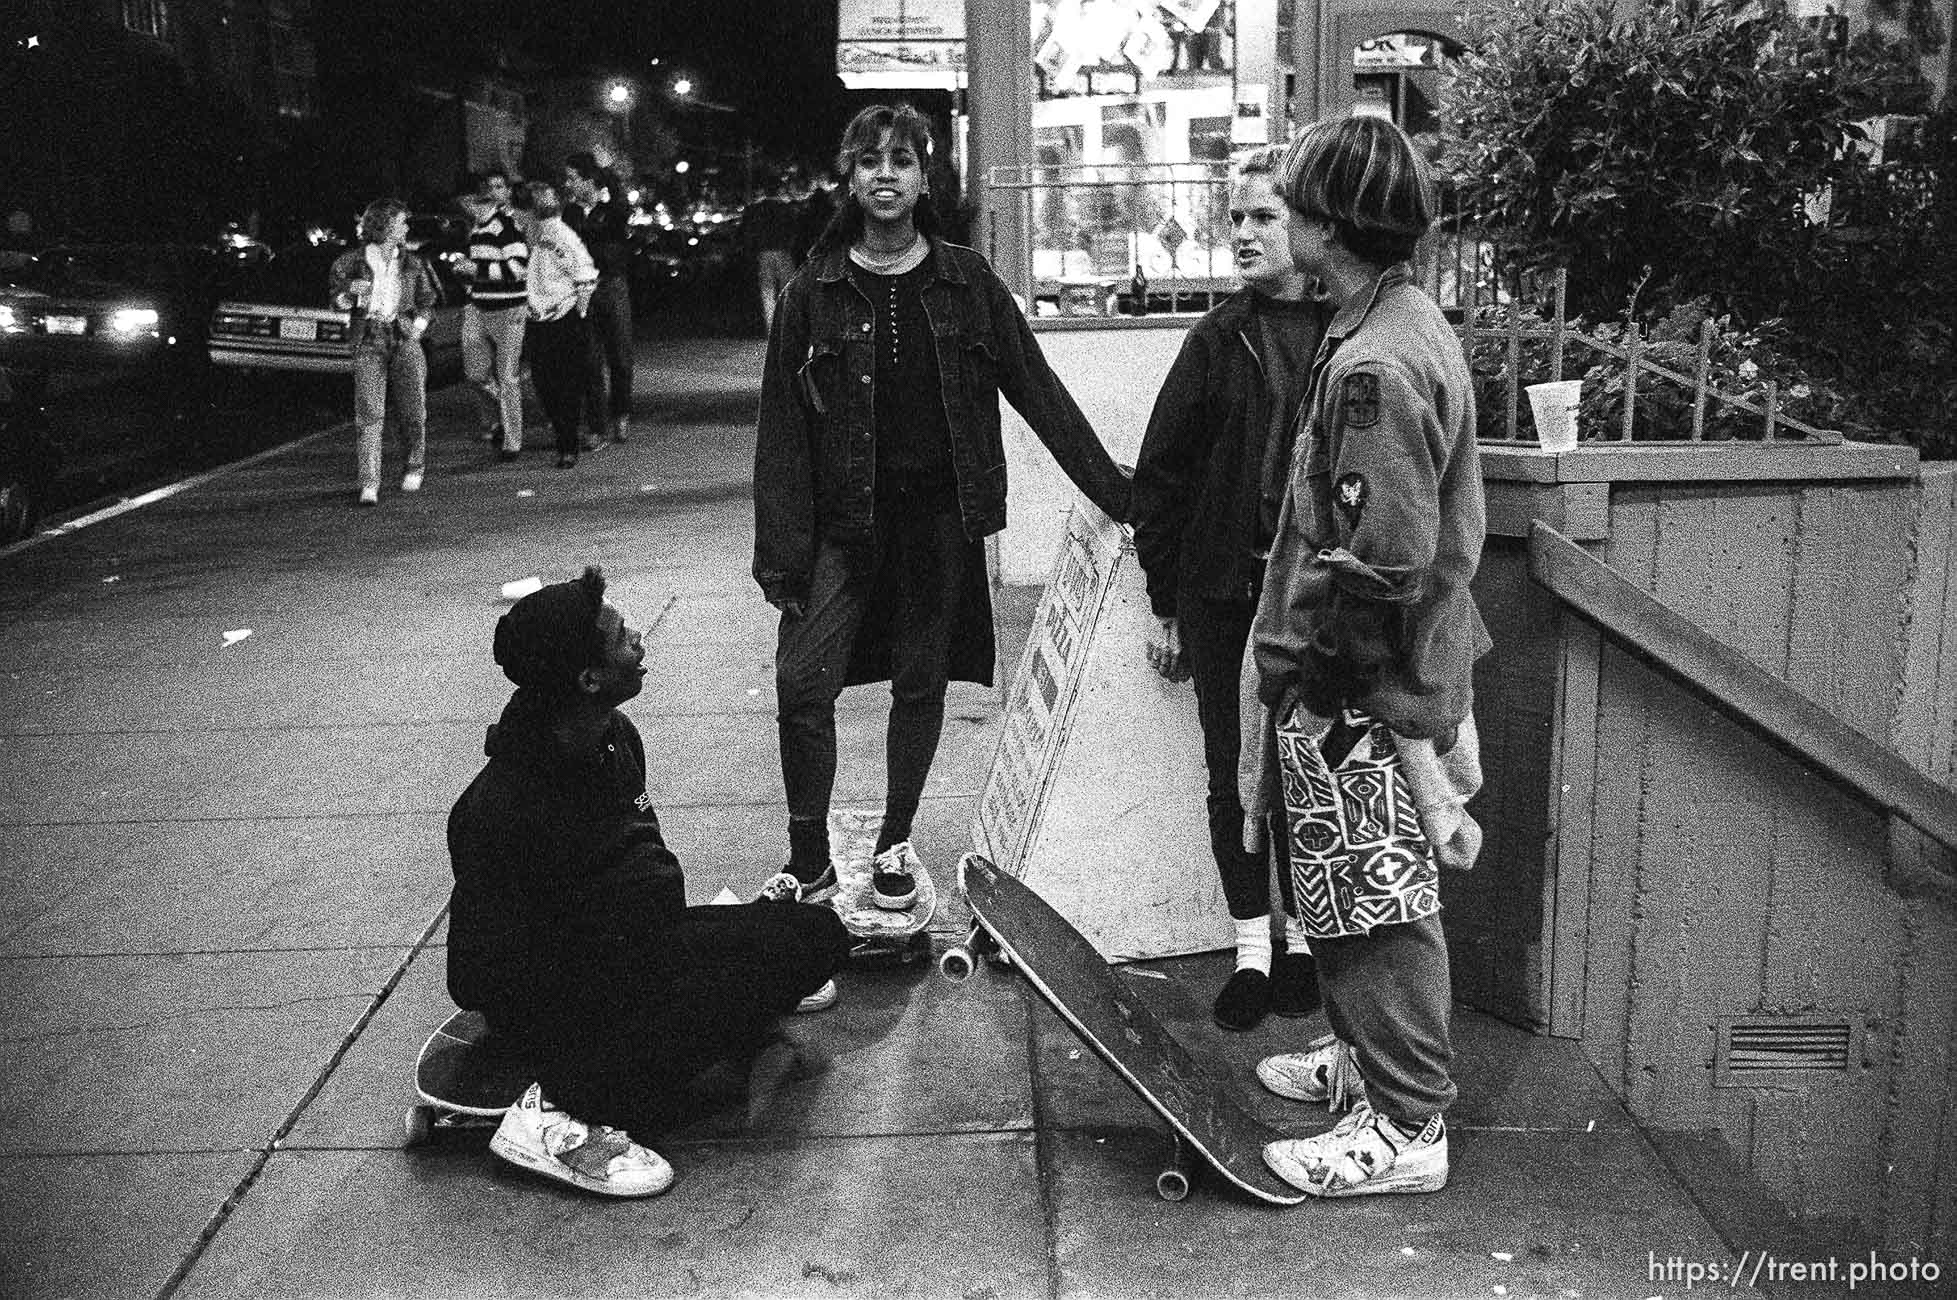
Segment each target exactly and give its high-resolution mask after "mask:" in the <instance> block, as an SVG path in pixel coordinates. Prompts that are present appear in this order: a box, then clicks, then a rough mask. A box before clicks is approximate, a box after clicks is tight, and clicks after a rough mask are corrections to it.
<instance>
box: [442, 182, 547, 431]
mask: <svg viewBox="0 0 1957 1300" xmlns="http://www.w3.org/2000/svg"><path fill="white" fill-rule="evenodd" d="M462 203H463V207H464V208H465V209H466V210H467V211H468V213H469V216H470V217H471V218H472V219H473V220H474V222H475V224H474V225H473V226H472V227H471V228H470V230H469V255H468V257H467V258H466V259H464V260H463V261H462V262H461V263H460V264H459V267H458V269H459V270H460V271H461V273H462V276H463V278H464V279H465V280H467V281H468V284H469V301H468V303H467V304H466V305H465V306H464V307H463V309H462V372H463V374H465V375H466V376H468V380H469V385H470V387H472V388H474V389H475V390H476V393H477V394H478V397H477V403H476V405H477V408H478V409H479V410H480V411H481V412H482V422H483V434H482V437H483V439H484V441H486V442H492V443H496V444H497V445H498V452H497V454H498V456H499V458H500V459H502V460H505V461H511V460H515V459H516V458H517V454H518V453H519V452H521V451H522V450H523V384H522V381H521V379H520V378H519V376H518V373H517V367H518V365H519V364H520V363H521V362H522V360H523V326H524V319H525V317H526V316H527V315H528V313H526V312H525V311H524V305H525V304H526V303H527V302H528V300H529V297H528V288H527V285H526V276H527V274H528V269H529V264H530V245H529V244H528V242H526V241H525V239H524V237H523V231H522V230H520V229H518V227H517V224H516V216H515V214H514V213H512V212H511V210H510V178H509V175H508V174H507V173H505V172H503V171H500V170H491V171H486V172H482V173H480V174H479V175H478V176H477V177H476V185H475V189H474V191H473V192H472V193H471V194H469V195H468V196H467V197H465V198H464V199H463V201H462Z"/></svg>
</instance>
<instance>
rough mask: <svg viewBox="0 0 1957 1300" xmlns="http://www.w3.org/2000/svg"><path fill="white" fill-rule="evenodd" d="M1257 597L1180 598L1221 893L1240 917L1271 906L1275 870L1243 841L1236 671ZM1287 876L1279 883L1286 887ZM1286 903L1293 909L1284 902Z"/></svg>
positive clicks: (1179, 611)
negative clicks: (1207, 779)
mask: <svg viewBox="0 0 1957 1300" xmlns="http://www.w3.org/2000/svg"><path fill="white" fill-rule="evenodd" d="M1256 614H1257V603H1256V601H1254V600H1202V599H1198V598H1189V597H1185V598H1184V599H1183V600H1182V601H1180V602H1179V603H1178V606H1177V620H1176V621H1177V627H1178V629H1179V630H1180V632H1181V633H1182V653H1183V657H1184V659H1185V660H1186V661H1187V663H1188V667H1189V677H1190V683H1191V684H1192V685H1193V686H1195V688H1196V718H1197V721H1198V722H1199V723H1201V725H1202V728H1203V766H1204V767H1205V768H1207V769H1208V772H1209V800H1208V802H1209V818H1210V853H1211V854H1212V855H1213V856H1214V857H1215V858H1216V869H1217V872H1218V874H1219V875H1221V876H1222V878H1223V901H1224V902H1225V903H1226V904H1228V905H1229V908H1230V915H1231V916H1232V917H1234V918H1235V919H1237V920H1239V921H1248V920H1250V919H1252V918H1253V917H1259V916H1264V915H1267V914H1268V913H1269V912H1270V910H1271V887H1270V870H1269V868H1268V867H1267V866H1266V865H1265V860H1264V855H1263V854H1261V853H1247V852H1245V851H1244V847H1243V821H1244V810H1243V802H1242V800H1241V799H1240V798H1239V797H1238V794H1237V750H1238V744H1239V739H1240V728H1241V725H1242V720H1241V719H1240V718H1239V716H1238V714H1239V712H1240V708H1239V705H1238V691H1237V679H1238V674H1239V673H1240V672H1241V671H1242V668H1243V656H1244V646H1245V644H1246V643H1248V642H1249V640H1250V623H1251V619H1252V618H1254V617H1255V616H1256ZM1289 884H1290V881H1289V880H1288V879H1285V878H1281V879H1280V881H1279V885H1280V888H1282V889H1284V891H1285V893H1287V894H1288V893H1289ZM1287 910H1288V909H1287Z"/></svg>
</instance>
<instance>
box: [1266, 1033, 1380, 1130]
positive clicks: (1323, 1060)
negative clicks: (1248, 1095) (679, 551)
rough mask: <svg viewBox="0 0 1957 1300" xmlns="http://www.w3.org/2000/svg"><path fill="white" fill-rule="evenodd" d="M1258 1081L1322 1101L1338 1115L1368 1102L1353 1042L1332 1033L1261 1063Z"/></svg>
mask: <svg viewBox="0 0 1957 1300" xmlns="http://www.w3.org/2000/svg"><path fill="white" fill-rule="evenodd" d="M1257 1082H1259V1083H1261V1084H1263V1085H1264V1086H1265V1087H1266V1088H1268V1089H1270V1090H1271V1091H1272V1092H1274V1093H1276V1094H1277V1095H1278V1096H1280V1097H1288V1098H1289V1099H1291V1100H1292V1101H1322V1102H1324V1103H1325V1104H1326V1105H1327V1106H1329V1107H1330V1108H1331V1111H1332V1113H1333V1114H1334V1115H1337V1114H1341V1113H1343V1112H1346V1111H1349V1110H1351V1109H1353V1108H1354V1107H1355V1106H1363V1105H1365V1104H1366V1080H1365V1079H1364V1078H1363V1077H1362V1076H1361V1075H1360V1073H1359V1060H1358V1058H1357V1057H1355V1056H1354V1055H1353V1054H1352V1048H1351V1046H1350V1045H1348V1044H1346V1043H1343V1042H1341V1041H1339V1039H1337V1038H1336V1037H1334V1036H1333V1035H1331V1034H1327V1035H1325V1036H1324V1037H1323V1038H1317V1039H1313V1040H1312V1042H1311V1044H1310V1046H1308V1047H1306V1048H1305V1050H1304V1051H1302V1052H1281V1053H1279V1054H1278V1055H1276V1056H1267V1057H1265V1058H1264V1059H1263V1060H1261V1061H1259V1062H1258V1063H1257Z"/></svg>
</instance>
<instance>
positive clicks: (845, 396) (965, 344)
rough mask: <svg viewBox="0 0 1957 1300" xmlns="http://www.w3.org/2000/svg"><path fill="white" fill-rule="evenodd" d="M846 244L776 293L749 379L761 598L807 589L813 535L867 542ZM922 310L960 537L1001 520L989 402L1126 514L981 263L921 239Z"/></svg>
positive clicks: (995, 428)
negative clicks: (925, 261)
mask: <svg viewBox="0 0 1957 1300" xmlns="http://www.w3.org/2000/svg"><path fill="white" fill-rule="evenodd" d="M848 261H849V253H848V250H847V249H843V248H831V249H829V250H828V251H827V252H825V253H822V254H819V255H818V256H817V257H816V258H814V259H812V260H811V261H810V262H809V263H807V264H806V265H805V266H803V268H802V269H801V271H800V272H798V273H797V274H796V276H795V278H794V279H793V280H791V281H789V284H788V287H787V289H785V290H784V291H783V292H782V298H781V305H780V307H779V308H778V309H777V311H776V313H775V325H774V333H773V335H772V336H771V337H770V338H769V341H768V356H767V360H766V362H765V363H764V366H763V369H762V374H761V415H760V420H759V424H758V427H757V430H756V438H755V452H754V578H755V581H756V582H758V583H759V584H760V585H761V590H762V591H763V592H764V593H765V594H766V595H767V597H768V599H769V600H771V601H772V600H782V599H793V598H799V597H801V596H803V595H805V594H806V593H807V590H808V583H809V574H810V572H811V571H812V570H813V569H814V567H815V553H816V547H817V544H818V542H819V540H820V539H821V538H825V537H827V538H831V539H834V540H838V541H845V542H847V541H855V540H862V539H866V538H868V537H869V536H870V535H871V529H872V526H873V522H874V520H873V511H874V502H875V500H876V481H875V480H876V463H877V455H876V417H875V414H874V410H875V407H874V405H873V404H874V402H875V400H876V391H875V389H876V380H875V374H876V347H875V333H876V331H875V322H874V315H873V309H872V307H871V305H870V302H869V300H868V299H867V298H865V297H864V296H863V295H862V293H861V292H859V291H858V290H857V288H856V286H855V284H854V283H853V282H852V281H851V279H850V277H849V272H848ZM929 265H930V267H931V274H930V276H929V279H928V281H927V283H926V284H925V286H924V310H925V315H926V316H927V317H928V318H929V319H930V322H931V333H932V337H933V339H934V341H935V343H936V346H937V357H938V381H939V390H940V395H941V397H942V398H943V400H944V407H945V416H946V422H947V424H948V425H949V426H950V429H951V454H952V465H953V470H954V472H955V474H956V477H957V481H958V512H959V516H960V518H961V519H962V521H963V523H964V527H965V535H966V536H967V537H969V538H972V539H977V538H981V537H985V536H988V535H989V534H992V533H996V532H998V531H999V530H1000V529H1001V528H1004V527H1005V525H1006V453H1005V445H1004V443H1003V441H1002V440H1001V437H1000V431H999V428H1000V426H999V400H998V399H999V394H1000V393H1004V394H1005V396H1006V399H1007V400H1008V401H1010V402H1011V403H1012V405H1013V409H1014V410H1015V411H1018V412H1019V414H1020V416H1021V418H1023V419H1024V420H1025V421H1026V423H1027V425H1028V426H1030V427H1031V428H1032V430H1033V432H1034V433H1035V434H1036V435H1038V437H1039V439H1040V441H1041V442H1043V443H1045V444H1046V447H1047V450H1049V451H1050V452H1052V453H1053V458H1054V460H1056V461H1057V462H1059V464H1060V468H1061V469H1063V470H1065V471H1066V473H1067V477H1068V478H1070V479H1072V480H1073V481H1074V482H1075V484H1077V485H1078V486H1079V487H1080V489H1081V490H1082V491H1083V492H1085V493H1086V494H1087V495H1088V497H1089V499H1090V500H1092V501H1093V502H1094V504H1095V505H1097V506H1099V507H1100V508H1101V509H1102V510H1104V511H1106V512H1107V513H1108V514H1109V515H1110V516H1112V517H1113V518H1114V519H1116V520H1126V519H1127V517H1128V490H1129V485H1128V478H1127V476H1126V475H1125V474H1123V473H1122V471H1121V470H1120V469H1119V468H1117V467H1116V465H1115V463H1114V459H1113V458H1112V457H1111V456H1109V455H1108V452H1107V449H1106V448H1104V447H1103V446H1102V445H1101V441H1100V439H1099V438H1098V437H1097V436H1095V433H1094V428H1093V426H1092V425H1090V424H1089V423H1088V422H1087V417H1086V416H1084V415H1082V414H1081V410H1080V407H1079V406H1078V405H1077V404H1076V403H1075V402H1074V399H1073V397H1072V396H1071V395H1069V394H1068V392H1067V390H1066V389H1065V388H1064V387H1063V386H1062V385H1061V383H1060V380H1059V379H1058V377H1056V376H1055V375H1054V373H1053V371H1052V369H1051V368H1050V367H1048V365H1047V362H1046V358H1045V357H1044V356H1043V355H1042V354H1041V352H1040V346H1039V343H1038V342H1037V341H1035V339H1034V337H1033V331H1032V328H1031V327H1030V326H1029V325H1028V324H1027V323H1026V318H1025V316H1024V315H1023V314H1022V313H1021V312H1020V310H1019V308H1018V306H1017V305H1016V304H1015V303H1014V302H1013V299H1012V295H1011V294H1010V293H1009V292H1007V290H1006V286H1005V284H1004V283H1003V282H1001V281H1000V279H999V277H998V276H997V275H996V274H995V273H994V272H993V270H992V268H991V267H990V266H989V265H987V263H986V261H985V259H984V258H983V257H981V256H979V254H978V253H976V252H974V251H973V250H971V249H969V248H965V247H962V246H960V245H957V244H948V243H944V242H941V241H938V240H933V241H932V245H931V255H930V259H929Z"/></svg>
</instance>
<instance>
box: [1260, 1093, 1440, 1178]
mask: <svg viewBox="0 0 1957 1300" xmlns="http://www.w3.org/2000/svg"><path fill="white" fill-rule="evenodd" d="M1264 1163H1265V1164H1267V1165H1269V1166H1270V1167H1271V1172H1272V1173H1274V1174H1276V1175H1277V1176H1278V1177H1279V1178H1282V1179H1283V1180H1284V1181H1285V1182H1287V1183H1290V1184H1291V1185H1292V1186H1293V1187H1295V1188H1297V1189H1298V1190H1299V1191H1301V1192H1303V1193H1305V1194H1306V1195H1308V1196H1326V1197H1340V1196H1374V1195H1380V1194H1385V1193H1392V1192H1438V1191H1439V1190H1441V1188H1443V1187H1445V1186H1447V1125H1446V1124H1445V1123H1444V1122H1442V1120H1441V1117H1440V1116H1439V1115H1435V1116H1432V1117H1431V1118H1429V1119H1428V1121H1427V1122H1426V1123H1425V1124H1424V1125H1422V1126H1421V1129H1420V1132H1418V1133H1416V1134H1414V1135H1413V1136H1412V1137H1408V1136H1407V1135H1406V1134H1405V1133H1402V1132H1401V1131H1400V1129H1399V1127H1398V1126H1397V1125H1395V1124H1394V1123H1393V1122H1392V1121H1391V1120H1389V1119H1387V1118H1386V1117H1385V1116H1384V1115H1381V1114H1379V1113H1378V1112H1376V1111H1374V1110H1373V1109H1372V1107H1370V1106H1366V1105H1361V1106H1359V1107H1358V1108H1357V1109H1355V1110H1354V1111H1353V1112H1352V1113H1351V1114H1350V1115H1347V1116H1346V1117H1345V1118H1344V1119H1342V1120H1340V1121H1339V1122H1338V1124H1337V1125H1336V1126H1334V1127H1333V1129H1332V1131H1331V1132H1329V1133H1320V1134H1319V1135H1317V1136H1316V1137H1308V1138H1286V1139H1283V1140H1282V1141H1278V1142H1272V1143H1269V1144H1267V1145H1266V1146H1265V1147H1264Z"/></svg>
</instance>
